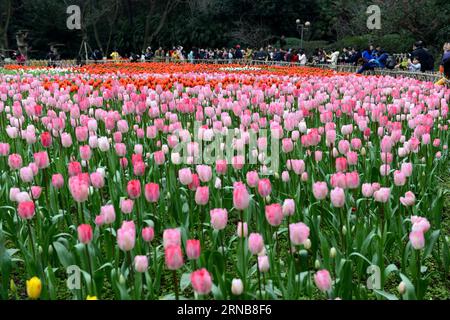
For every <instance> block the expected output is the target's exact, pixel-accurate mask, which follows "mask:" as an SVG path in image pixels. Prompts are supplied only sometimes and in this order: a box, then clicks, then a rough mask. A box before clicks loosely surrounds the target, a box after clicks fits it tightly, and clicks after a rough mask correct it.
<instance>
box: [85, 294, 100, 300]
mask: <svg viewBox="0 0 450 320" xmlns="http://www.w3.org/2000/svg"><path fill="white" fill-rule="evenodd" d="M86 300H98V299H97V297H96V296H89V295H88V296H87V298H86Z"/></svg>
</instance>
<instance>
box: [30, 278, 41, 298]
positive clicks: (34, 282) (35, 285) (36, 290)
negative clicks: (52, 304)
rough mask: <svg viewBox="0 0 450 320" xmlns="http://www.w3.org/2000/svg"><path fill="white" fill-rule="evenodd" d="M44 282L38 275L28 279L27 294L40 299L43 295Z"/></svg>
mask: <svg viewBox="0 0 450 320" xmlns="http://www.w3.org/2000/svg"><path fill="white" fill-rule="evenodd" d="M41 291H42V282H41V280H40V279H39V278H38V277H33V278H31V279H30V280H27V295H28V297H29V298H30V299H38V298H39V297H40V296H41Z"/></svg>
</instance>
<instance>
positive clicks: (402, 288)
mask: <svg viewBox="0 0 450 320" xmlns="http://www.w3.org/2000/svg"><path fill="white" fill-rule="evenodd" d="M397 289H398V292H399V293H400V294H404V293H405V292H406V285H405V283H404V282H403V281H402V282H400V283H399V285H398V287H397Z"/></svg>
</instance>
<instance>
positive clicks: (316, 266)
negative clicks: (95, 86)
mask: <svg viewBox="0 0 450 320" xmlns="http://www.w3.org/2000/svg"><path fill="white" fill-rule="evenodd" d="M314 268H316V269H320V261H319V260H316V261H315V262H314Z"/></svg>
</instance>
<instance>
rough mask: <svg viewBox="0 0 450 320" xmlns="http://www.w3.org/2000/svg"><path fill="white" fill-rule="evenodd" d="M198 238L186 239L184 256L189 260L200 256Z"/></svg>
mask: <svg viewBox="0 0 450 320" xmlns="http://www.w3.org/2000/svg"><path fill="white" fill-rule="evenodd" d="M200 252H201V247H200V240H196V239H190V240H187V241H186V256H187V257H188V259H189V260H197V259H198V258H199V257H200Z"/></svg>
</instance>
